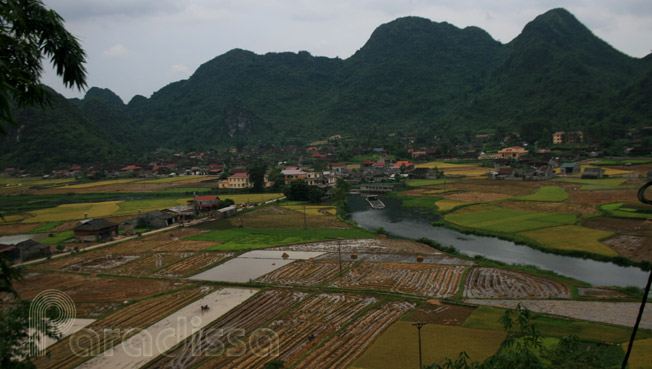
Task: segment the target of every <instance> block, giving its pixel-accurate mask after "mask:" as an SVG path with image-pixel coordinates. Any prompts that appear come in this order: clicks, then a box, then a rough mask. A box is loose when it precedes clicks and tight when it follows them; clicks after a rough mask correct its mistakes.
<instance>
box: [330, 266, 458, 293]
mask: <svg viewBox="0 0 652 369" xmlns="http://www.w3.org/2000/svg"><path fill="white" fill-rule="evenodd" d="M465 269H466V267H464V266H449V265H423V264H403V263H372V262H363V263H361V264H359V265H357V266H356V267H354V268H353V269H351V270H349V271H348V272H347V273H346V274H345V275H344V277H343V278H341V280H340V279H339V278H338V279H337V280H336V281H333V282H331V284H330V285H331V286H340V284H341V285H342V286H346V287H347V288H354V289H355V288H362V289H374V290H384V291H394V292H402V293H413V294H419V295H424V296H432V297H450V296H453V295H455V294H456V293H457V290H458V288H459V284H460V278H461V276H462V273H463V272H464V270H465Z"/></svg>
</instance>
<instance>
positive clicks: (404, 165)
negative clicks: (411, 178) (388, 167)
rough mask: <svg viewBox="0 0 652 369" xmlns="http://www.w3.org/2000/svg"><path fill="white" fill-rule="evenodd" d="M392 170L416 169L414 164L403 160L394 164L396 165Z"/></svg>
mask: <svg viewBox="0 0 652 369" xmlns="http://www.w3.org/2000/svg"><path fill="white" fill-rule="evenodd" d="M392 168H398V169H401V168H403V169H407V170H410V169H414V163H410V162H409V161H407V160H401V161H397V162H396V163H394V165H392Z"/></svg>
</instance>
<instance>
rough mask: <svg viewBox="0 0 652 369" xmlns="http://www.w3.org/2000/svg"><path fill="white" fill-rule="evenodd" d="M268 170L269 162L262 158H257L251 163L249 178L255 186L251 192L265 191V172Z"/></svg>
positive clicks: (248, 169) (248, 170)
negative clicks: (266, 162)
mask: <svg viewBox="0 0 652 369" xmlns="http://www.w3.org/2000/svg"><path fill="white" fill-rule="evenodd" d="M266 172H267V164H265V163H264V162H263V161H261V160H256V161H254V162H252V163H251V164H249V166H248V167H247V173H249V180H250V181H251V182H252V183H253V185H254V187H253V188H252V189H251V192H255V193H259V192H263V191H265V173H266Z"/></svg>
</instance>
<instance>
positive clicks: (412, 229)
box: [348, 196, 648, 288]
mask: <svg viewBox="0 0 652 369" xmlns="http://www.w3.org/2000/svg"><path fill="white" fill-rule="evenodd" d="M348 201H349V207H350V208H351V210H352V211H353V214H352V215H351V217H352V220H353V221H355V222H356V223H357V224H358V225H359V226H360V227H362V228H365V229H368V230H372V231H373V230H376V229H378V228H379V227H383V229H385V231H387V233H389V234H390V235H392V236H395V237H400V238H407V239H413V240H416V239H419V238H428V239H431V240H433V241H437V242H439V243H441V244H443V245H447V246H448V245H452V246H454V247H455V248H456V249H457V250H459V251H460V252H462V253H464V254H467V255H469V256H475V255H483V256H485V257H487V258H489V259H492V260H497V261H501V262H504V263H509V264H529V265H534V266H537V267H539V268H541V269H545V270H551V271H554V272H556V273H558V274H560V275H564V276H568V277H572V278H575V279H579V280H581V281H585V282H588V283H591V284H592V285H594V286H620V287H627V286H636V287H641V288H642V287H645V283H646V282H647V278H648V273H647V272H644V271H643V270H641V269H640V268H637V267H623V266H619V265H616V264H613V263H607V262H601V261H595V260H590V259H582V258H576V257H570V256H560V255H554V254H548V253H545V252H541V251H539V250H536V249H533V248H531V247H528V246H523V245H517V244H515V243H514V242H511V241H505V240H501V239H498V238H494V237H483V236H476V235H466V234H463V233H460V232H457V231H454V230H452V229H448V228H446V227H437V226H433V225H431V222H432V221H434V220H436V219H437V216H436V215H434V214H433V215H422V214H421V213H420V212H419V211H418V210H414V209H407V208H403V207H401V202H400V201H399V200H392V199H387V198H383V202H385V205H387V207H386V208H385V209H382V210H374V209H371V208H370V206H369V204H368V203H367V201H366V200H365V199H364V198H362V197H360V196H349V198H348Z"/></svg>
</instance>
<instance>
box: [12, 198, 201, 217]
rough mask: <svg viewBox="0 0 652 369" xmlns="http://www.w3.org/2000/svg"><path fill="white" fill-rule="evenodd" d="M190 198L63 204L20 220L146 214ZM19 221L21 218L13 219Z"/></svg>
mask: <svg viewBox="0 0 652 369" xmlns="http://www.w3.org/2000/svg"><path fill="white" fill-rule="evenodd" d="M189 199H191V198H189V197H188V198H163V199H148V200H134V201H103V202H89V203H75V204H63V205H59V206H57V207H54V208H47V209H40V210H35V211H32V212H30V213H29V215H31V216H29V217H25V218H22V222H24V223H48V222H60V221H67V220H76V219H84V218H86V217H88V218H105V217H110V216H120V215H131V214H138V212H139V211H140V212H141V213H146V212H149V211H152V210H159V209H165V208H169V207H173V206H179V205H186V204H187V200H189ZM12 219H13V220H20V219H21V218H13V216H12Z"/></svg>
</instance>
